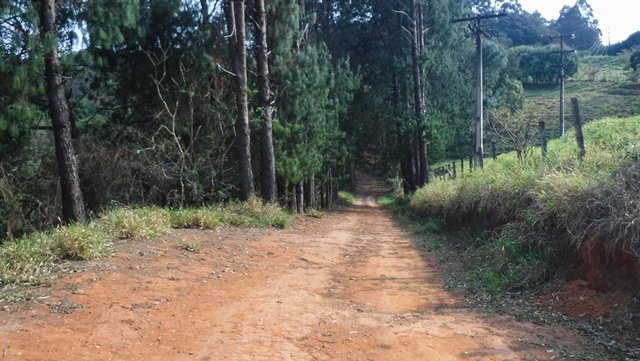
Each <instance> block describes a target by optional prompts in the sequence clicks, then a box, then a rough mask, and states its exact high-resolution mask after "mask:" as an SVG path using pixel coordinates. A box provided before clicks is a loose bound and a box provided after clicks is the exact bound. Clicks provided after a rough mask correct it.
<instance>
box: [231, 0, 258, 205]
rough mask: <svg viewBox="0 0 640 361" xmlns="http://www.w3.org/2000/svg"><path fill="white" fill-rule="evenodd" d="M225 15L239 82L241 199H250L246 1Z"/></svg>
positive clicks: (235, 0)
mask: <svg viewBox="0 0 640 361" xmlns="http://www.w3.org/2000/svg"><path fill="white" fill-rule="evenodd" d="M225 15H226V18H227V26H228V28H229V29H228V30H229V33H230V34H231V35H230V36H229V42H230V45H231V60H232V61H233V71H234V73H235V79H236V108H237V113H238V114H237V118H236V124H235V128H236V146H237V149H238V160H239V162H240V198H241V199H245V200H246V199H248V198H250V197H251V196H252V195H253V193H254V188H253V170H252V168H251V135H250V129H249V101H248V96H247V50H246V48H245V40H246V31H245V18H244V0H227V1H226V3H225Z"/></svg>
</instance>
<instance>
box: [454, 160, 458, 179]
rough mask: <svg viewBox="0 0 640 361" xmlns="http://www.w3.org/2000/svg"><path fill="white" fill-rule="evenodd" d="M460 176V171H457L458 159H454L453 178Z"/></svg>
mask: <svg viewBox="0 0 640 361" xmlns="http://www.w3.org/2000/svg"><path fill="white" fill-rule="evenodd" d="M456 178H458V172H457V171H456V161H455V160H454V161H453V179H456Z"/></svg>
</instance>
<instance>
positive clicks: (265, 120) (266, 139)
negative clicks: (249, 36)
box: [253, 0, 276, 203]
mask: <svg viewBox="0 0 640 361" xmlns="http://www.w3.org/2000/svg"><path fill="white" fill-rule="evenodd" d="M253 6H254V9H253V11H254V16H255V24H254V25H255V26H254V29H255V34H254V35H255V54H256V64H257V68H258V93H259V96H258V99H259V104H260V109H261V116H262V134H261V137H260V150H261V159H260V167H261V191H262V198H263V199H264V200H265V201H267V202H269V203H273V202H275V201H276V160H275V154H274V150H273V128H272V122H271V89H270V86H269V58H268V54H269V48H268V46H267V16H266V12H265V8H264V0H255V1H254V5H253Z"/></svg>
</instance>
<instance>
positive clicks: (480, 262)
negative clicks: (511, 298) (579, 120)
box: [407, 117, 640, 293]
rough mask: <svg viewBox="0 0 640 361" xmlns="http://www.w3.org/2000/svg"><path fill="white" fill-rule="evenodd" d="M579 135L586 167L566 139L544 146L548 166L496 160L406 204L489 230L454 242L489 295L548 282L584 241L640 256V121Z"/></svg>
mask: <svg viewBox="0 0 640 361" xmlns="http://www.w3.org/2000/svg"><path fill="white" fill-rule="evenodd" d="M584 136H585V141H586V147H587V156H586V158H585V159H584V160H583V161H578V160H577V156H576V155H577V147H576V145H575V140H574V139H575V136H574V135H573V134H572V133H569V134H567V136H565V137H563V138H562V139H557V140H554V141H551V142H550V143H549V153H548V156H547V158H546V159H544V160H543V159H542V158H541V157H539V156H532V157H529V158H527V159H524V160H518V159H517V157H516V155H515V154H513V153H509V154H505V155H502V156H500V157H499V158H498V160H497V161H495V162H490V163H488V164H487V165H486V166H485V168H484V170H482V171H476V172H474V173H473V174H472V175H468V174H467V175H465V176H464V177H459V178H458V179H457V180H454V181H450V180H445V181H435V182H433V183H431V184H429V185H427V186H425V187H424V188H422V189H419V190H418V191H417V192H416V194H415V195H414V196H413V198H412V199H411V200H410V202H409V203H408V206H407V207H408V209H409V211H410V212H411V213H413V214H415V215H416V217H417V219H418V221H419V222H420V223H422V224H425V223H429V222H432V221H433V220H435V221H437V222H439V223H440V224H442V225H443V226H444V227H445V228H446V229H449V230H452V229H464V228H466V229H474V230H479V231H482V232H485V233H484V236H483V237H476V238H471V239H468V238H464V237H462V238H461V241H460V242H464V243H466V244H465V247H470V248H471V249H472V250H473V252H472V253H473V255H474V256H473V257H472V258H470V260H469V261H470V262H471V268H472V269H475V270H476V271H475V272H476V275H475V277H474V278H475V280H476V281H477V283H478V284H479V285H480V287H483V288H486V289H487V290H488V291H489V292H492V293H498V292H504V291H506V290H517V289H521V288H527V287H531V286H533V285H537V284H540V283H541V282H544V281H545V280H547V279H549V277H550V276H551V275H552V274H554V272H555V271H556V270H557V269H558V268H559V267H561V266H562V265H563V264H567V263H571V257H573V256H574V254H575V250H576V249H577V248H579V247H580V246H581V244H582V243H583V242H588V241H592V240H598V241H602V242H606V248H607V249H608V250H614V249H620V248H622V249H624V250H625V251H628V252H633V253H635V254H640V204H639V203H638V202H637V199H640V117H631V118H626V119H605V120H601V121H596V122H593V123H590V124H588V125H586V126H585V127H584ZM534 154H540V153H539V150H535V151H534ZM603 256H604V255H603Z"/></svg>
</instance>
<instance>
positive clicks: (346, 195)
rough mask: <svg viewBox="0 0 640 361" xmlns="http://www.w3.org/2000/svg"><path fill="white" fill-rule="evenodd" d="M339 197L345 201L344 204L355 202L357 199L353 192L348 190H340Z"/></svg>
mask: <svg viewBox="0 0 640 361" xmlns="http://www.w3.org/2000/svg"><path fill="white" fill-rule="evenodd" d="M338 199H339V200H340V201H341V202H342V203H344V204H349V205H351V204H353V203H354V202H355V201H356V198H355V197H354V196H353V194H351V193H349V192H346V191H339V192H338Z"/></svg>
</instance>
